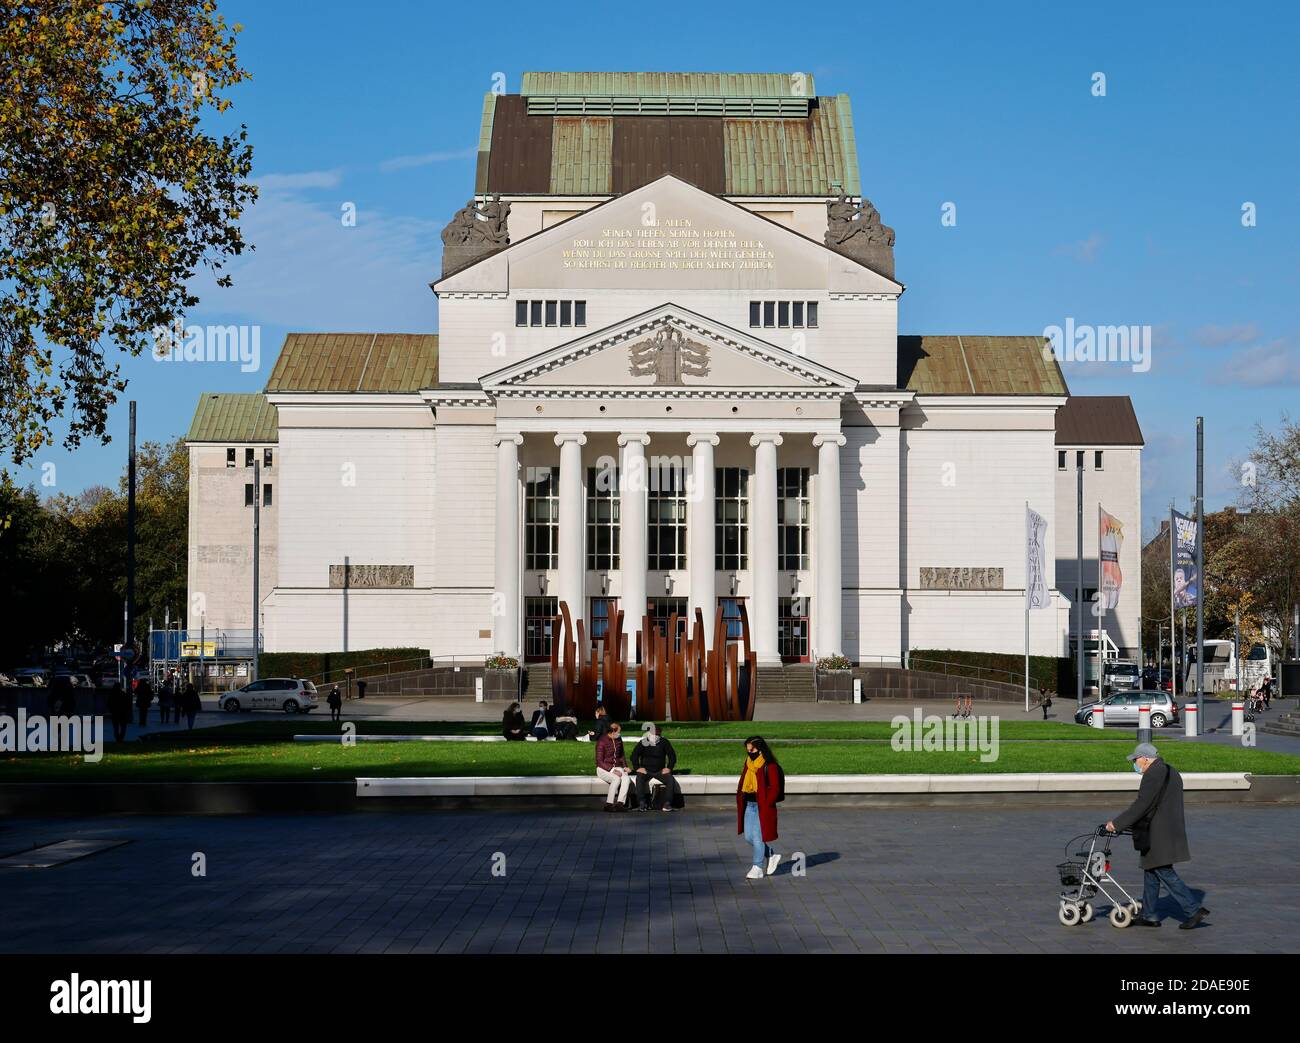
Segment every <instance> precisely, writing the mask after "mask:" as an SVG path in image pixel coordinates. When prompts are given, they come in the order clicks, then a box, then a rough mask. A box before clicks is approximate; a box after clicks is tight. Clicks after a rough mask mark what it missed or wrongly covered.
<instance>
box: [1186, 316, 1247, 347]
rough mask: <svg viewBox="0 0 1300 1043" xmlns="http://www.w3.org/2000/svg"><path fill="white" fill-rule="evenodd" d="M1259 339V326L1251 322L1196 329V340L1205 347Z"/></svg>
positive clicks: (1243, 342)
mask: <svg viewBox="0 0 1300 1043" xmlns="http://www.w3.org/2000/svg"><path fill="white" fill-rule="evenodd" d="M1258 339H1259V327H1258V326H1256V325H1255V324H1254V323H1253V322H1239V323H1235V324H1229V325H1227V326H1215V325H1209V326H1202V327H1200V328H1199V329H1198V330H1197V331H1196V340H1197V342H1198V343H1199V344H1201V345H1202V346H1204V347H1207V348H1221V347H1223V346H1224V345H1226V344H1249V343H1250V342H1251V341H1253V340H1258Z"/></svg>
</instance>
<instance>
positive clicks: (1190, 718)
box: [1183, 703, 1196, 739]
mask: <svg viewBox="0 0 1300 1043" xmlns="http://www.w3.org/2000/svg"><path fill="white" fill-rule="evenodd" d="M1183 729H1184V730H1183V734H1184V735H1186V736H1187V738H1189V739H1195V738H1196V704H1195V703H1188V704H1187V705H1186V706H1185V707H1183Z"/></svg>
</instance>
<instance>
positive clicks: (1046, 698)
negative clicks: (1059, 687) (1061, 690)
mask: <svg viewBox="0 0 1300 1043" xmlns="http://www.w3.org/2000/svg"><path fill="white" fill-rule="evenodd" d="M1038 701H1039V704H1040V705H1041V706H1042V708H1043V720H1047V711H1048V710H1049V709H1051V706H1052V697H1051V696H1050V695H1048V694H1047V693H1046V692H1045V691H1043V689H1042V688H1040V689H1038Z"/></svg>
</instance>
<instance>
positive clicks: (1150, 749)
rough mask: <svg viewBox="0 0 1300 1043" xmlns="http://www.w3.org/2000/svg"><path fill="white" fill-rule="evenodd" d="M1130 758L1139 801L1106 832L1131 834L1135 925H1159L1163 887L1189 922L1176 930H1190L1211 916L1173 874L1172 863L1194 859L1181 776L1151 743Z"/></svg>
mask: <svg viewBox="0 0 1300 1043" xmlns="http://www.w3.org/2000/svg"><path fill="white" fill-rule="evenodd" d="M1128 759H1129V761H1130V762H1131V763H1132V765H1133V770H1134V771H1136V772H1139V773H1141V775H1142V785H1141V787H1140V788H1139V789H1138V795H1137V799H1136V800H1135V801H1133V803H1132V804H1130V805H1129V806H1128V807H1127V808H1125V809H1124V810H1123V811H1121V812H1120V813H1119V814H1118V815H1116V816H1115V817H1114V819H1112V820H1111V821H1110V822H1107V823H1106V828H1107V829H1108V830H1110V832H1112V833H1119V832H1122V831H1123V830H1126V829H1132V830H1133V846H1134V847H1135V848H1136V849H1137V851H1138V853H1139V854H1140V855H1141V859H1140V864H1141V866H1142V910H1141V914H1140V915H1139V916H1137V917H1135V918H1134V920H1133V926H1135V927H1159V926H1160V920H1159V919H1158V918H1157V917H1156V903H1157V902H1158V901H1159V900H1160V887H1161V885H1162V884H1163V885H1164V888H1165V890H1166V891H1168V892H1169V894H1170V896H1171V897H1172V898H1173V899H1174V901H1176V902H1177V903H1178V904H1179V906H1181V907H1182V910H1183V913H1184V915H1185V916H1186V917H1187V919H1186V920H1184V921H1183V923H1182V924H1180V925H1179V926H1180V927H1181V928H1182V929H1183V930H1185V931H1186V930H1191V929H1192V928H1193V927H1195V926H1196V925H1197V924H1199V923H1200V922H1201V921H1202V920H1204V919H1205V918H1206V917H1207V916H1209V915H1210V910H1208V909H1206V908H1205V906H1203V905H1201V904H1200V903H1199V902H1197V901H1196V899H1195V898H1193V897H1192V892H1191V891H1190V890H1189V889H1188V887H1187V885H1186V884H1185V883H1183V880H1182V877H1180V876H1179V875H1178V872H1177V870H1175V869H1174V863H1175V862H1187V861H1190V860H1191V857H1192V856H1191V853H1190V851H1189V850H1188V847H1187V827H1186V825H1185V823H1184V821H1183V777H1182V776H1181V775H1180V774H1178V770H1177V769H1176V768H1175V767H1173V765H1171V764H1167V763H1165V761H1164V759H1163V758H1161V756H1160V753H1159V751H1158V750H1156V748H1155V747H1154V746H1152V745H1151V743H1149V742H1141V743H1138V745H1137V748H1136V749H1135V750H1134V751H1133V752H1132V753H1130V754H1129V756H1128Z"/></svg>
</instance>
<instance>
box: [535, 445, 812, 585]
mask: <svg viewBox="0 0 1300 1043" xmlns="http://www.w3.org/2000/svg"><path fill="white" fill-rule="evenodd" d="M714 482H715V489H716V492H715V494H714V503H713V521H714V568H715V569H717V570H719V571H738V570H744V569H747V568H748V567H749V496H748V487H749V471H748V470H747V469H746V468H744V467H719V468H716V469H715V471H714ZM559 485H560V473H559V468H556V467H530V468H528V473H527V481H526V483H525V487H524V567H525V568H528V569H554V568H558V567H559V552H558V548H559V516H560V509H559ZM681 485H682V483H680V482H676V481H671V480H670V481H667V482H664V483H663V485H662V486H660V487H657V488H652V489H651V490H650V491H649V495H648V500H647V504H646V508H647V526H646V544H647V556H646V557H647V562H646V563H647V567H648V568H649V569H651V570H653V571H663V570H672V569H684V568H686V553H687V545H688V539H687V494H686V491H685V489H684V488H682V487H681ZM619 505H620V500H619V483H618V472H617V471H616V470H615V471H614V472H613V473H612V474H611V472H610V471H608V470H605V469H601V470H599V471H598V470H597V469H596V468H594V467H589V468H587V568H588V569H592V570H608V569H617V568H619V567H620V565H619V535H620V517H619ZM808 505H809V500H808V468H806V467H780V468H777V544H778V552H777V568H779V569H786V570H797V569H806V568H808V552H809V530H810V526H809V520H810V519H809V513H810V512H809V507H808Z"/></svg>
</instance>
